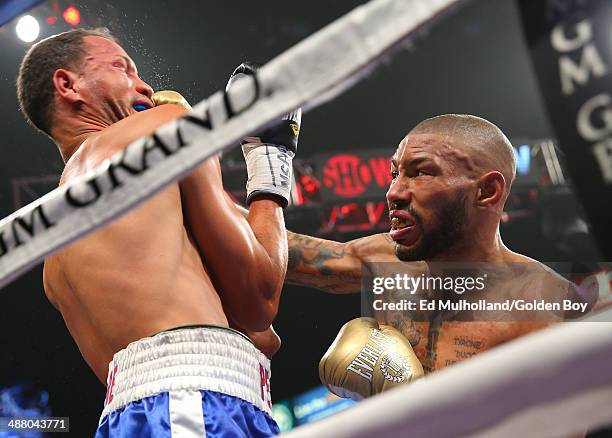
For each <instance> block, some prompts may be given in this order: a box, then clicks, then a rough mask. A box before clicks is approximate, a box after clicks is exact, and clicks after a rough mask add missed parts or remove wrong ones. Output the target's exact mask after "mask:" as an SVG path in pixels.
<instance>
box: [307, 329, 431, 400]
mask: <svg viewBox="0 0 612 438" xmlns="http://www.w3.org/2000/svg"><path fill="white" fill-rule="evenodd" d="M423 375H424V372H423V366H422V365H421V363H420V362H419V359H418V358H417V357H416V355H415V354H414V351H413V350H412V346H411V345H410V342H409V341H408V339H406V338H405V337H404V335H402V334H401V333H400V332H399V330H397V329H395V328H393V327H391V326H388V325H379V324H378V322H376V320H375V319H373V318H357V319H353V320H352V321H349V322H347V323H346V324H344V326H343V327H342V328H341V329H340V332H339V333H338V336H336V339H335V340H334V342H333V343H332V344H331V345H330V347H329V348H328V350H327V352H326V353H325V355H324V356H323V357H322V358H321V361H320V362H319V377H320V378H321V381H322V382H323V384H324V385H325V386H327V388H328V389H329V390H330V391H331V392H333V393H334V394H336V395H337V396H339V397H343V398H352V399H353V400H361V399H362V398H365V397H369V396H371V395H374V394H378V393H380V392H383V391H387V390H389V389H391V388H394V387H396V386H399V385H404V384H406V383H409V382H412V381H413V380H415V379H418V378H419V377H422V376H423Z"/></svg>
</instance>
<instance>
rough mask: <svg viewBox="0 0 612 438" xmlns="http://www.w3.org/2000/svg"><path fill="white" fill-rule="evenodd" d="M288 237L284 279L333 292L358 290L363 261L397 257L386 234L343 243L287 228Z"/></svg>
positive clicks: (357, 291) (340, 292)
mask: <svg viewBox="0 0 612 438" xmlns="http://www.w3.org/2000/svg"><path fill="white" fill-rule="evenodd" d="M287 239H288V241H289V263H288V266H287V276H286V277H285V282H287V283H291V284H298V285H301V286H311V287H315V288H317V289H320V290H322V291H324V292H330V293H337V294H342V293H359V292H360V290H361V266H362V263H363V262H364V261H368V260H369V261H373V260H376V259H380V261H383V260H384V257H389V256H394V245H393V241H392V240H391V238H390V237H389V235H388V234H387V233H383V234H374V235H372V236H367V237H363V238H361V239H355V240H352V241H350V242H347V243H340V242H334V241H332V240H325V239H319V238H317V237H311V236H305V235H302V234H297V233H292V232H291V231H288V232H287Z"/></svg>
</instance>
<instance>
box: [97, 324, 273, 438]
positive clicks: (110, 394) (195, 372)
mask: <svg viewBox="0 0 612 438" xmlns="http://www.w3.org/2000/svg"><path fill="white" fill-rule="evenodd" d="M278 433H279V429H278V426H277V425H276V423H275V422H274V420H273V419H272V417H271V401H270V361H269V359H268V358H267V357H266V356H264V355H263V354H262V353H261V352H260V351H259V350H258V349H257V348H255V346H254V345H253V343H252V342H251V341H250V340H249V339H248V338H247V337H246V336H244V335H242V334H241V333H239V332H237V331H234V330H231V329H226V328H222V327H211V326H205V327H185V328H177V329H173V330H169V331H165V332H161V333H159V334H157V335H155V336H151V337H149V338H144V339H141V340H139V341H136V342H132V343H131V344H129V345H128V346H127V348H125V349H123V350H121V351H119V352H118V353H117V354H115V355H114V357H113V360H112V362H111V363H110V364H109V372H108V378H107V393H106V400H105V401H104V410H103V411H102V416H101V418H100V424H99V426H98V430H97V431H96V438H103V437H113V438H114V437H117V438H134V437H138V438H148V437H152V438H170V437H174V438H176V437H181V438H192V437H193V438H195V437H267V436H272V435H277V434H278Z"/></svg>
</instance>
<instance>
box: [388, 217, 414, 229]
mask: <svg viewBox="0 0 612 438" xmlns="http://www.w3.org/2000/svg"><path fill="white" fill-rule="evenodd" d="M413 226H414V222H412V221H410V220H408V219H405V218H402V217H394V218H392V219H391V229H392V230H401V229H404V228H408V227H413Z"/></svg>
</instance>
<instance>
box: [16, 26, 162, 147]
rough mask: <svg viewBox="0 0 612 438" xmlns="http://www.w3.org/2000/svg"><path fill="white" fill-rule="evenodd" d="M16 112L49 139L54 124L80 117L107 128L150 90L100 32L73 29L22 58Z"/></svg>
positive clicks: (106, 34) (104, 32)
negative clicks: (19, 112) (18, 108)
mask: <svg viewBox="0 0 612 438" xmlns="http://www.w3.org/2000/svg"><path fill="white" fill-rule="evenodd" d="M17 94H18V97H19V102H20V105H21V110H22V111H23V113H24V114H25V116H26V118H27V119H28V121H29V122H30V123H31V124H32V125H34V126H35V127H36V128H38V129H39V130H41V131H43V132H44V133H46V134H47V135H49V136H51V137H52V130H53V128H54V127H55V125H56V124H62V123H64V122H66V121H68V120H74V118H75V115H77V116H78V115H81V116H83V118H84V119H86V120H88V121H90V122H91V123H94V124H97V125H101V126H104V125H106V126H108V125H110V124H112V123H114V122H117V121H119V120H121V119H123V118H125V117H127V116H128V115H130V114H132V113H133V112H134V109H133V105H134V104H135V103H136V102H138V101H144V103H147V104H148V105H149V106H151V105H152V104H151V102H150V97H151V95H152V94H153V90H152V89H151V87H150V86H149V85H147V84H146V83H145V82H143V81H142V80H141V79H140V78H139V77H138V74H137V71H136V67H135V65H134V62H133V61H132V60H131V59H130V58H129V57H128V56H127V54H126V53H125V51H124V50H123V49H122V48H121V46H119V45H118V44H117V42H116V40H115V38H114V37H113V36H112V35H111V34H110V32H109V31H108V30H107V29H105V28H100V29H93V30H86V29H74V30H70V31H68V32H64V33H61V34H58V35H54V36H52V37H49V38H46V39H44V40H42V41H40V42H39V43H37V44H35V45H34V46H32V48H31V49H30V50H29V51H28V53H27V54H26V55H25V57H24V59H23V61H22V63H21V66H20V69H19V76H18V79H17Z"/></svg>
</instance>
